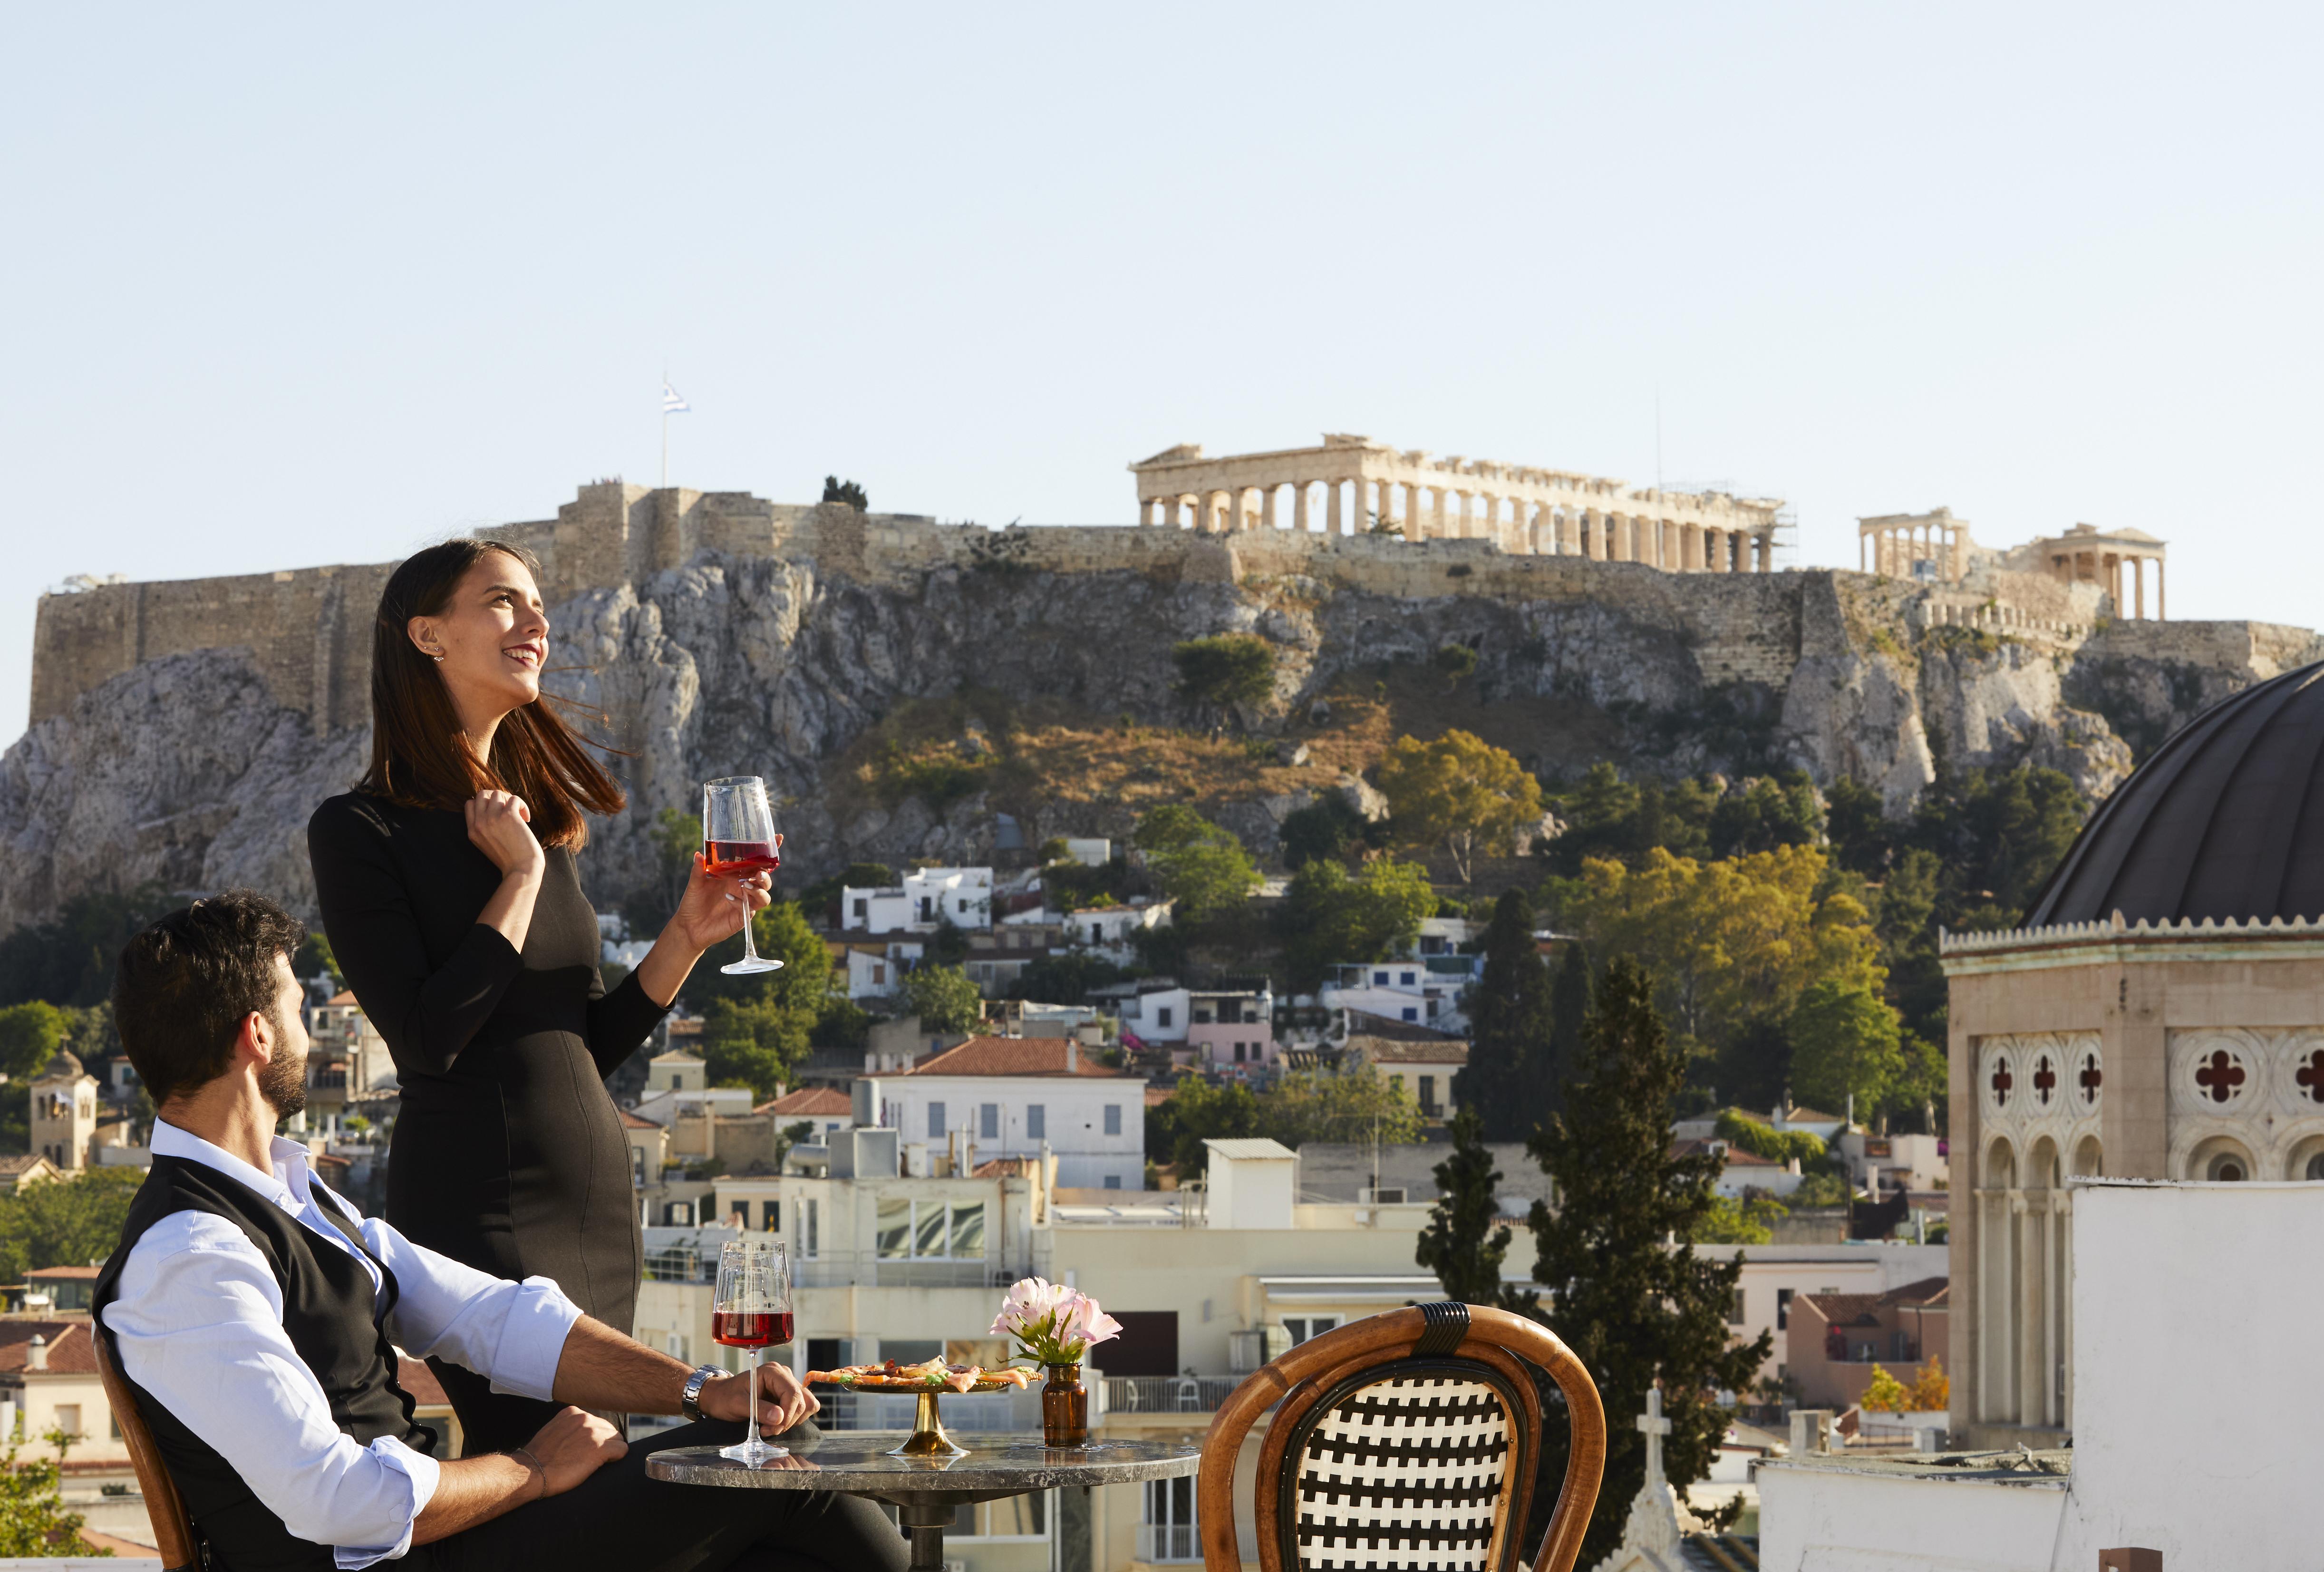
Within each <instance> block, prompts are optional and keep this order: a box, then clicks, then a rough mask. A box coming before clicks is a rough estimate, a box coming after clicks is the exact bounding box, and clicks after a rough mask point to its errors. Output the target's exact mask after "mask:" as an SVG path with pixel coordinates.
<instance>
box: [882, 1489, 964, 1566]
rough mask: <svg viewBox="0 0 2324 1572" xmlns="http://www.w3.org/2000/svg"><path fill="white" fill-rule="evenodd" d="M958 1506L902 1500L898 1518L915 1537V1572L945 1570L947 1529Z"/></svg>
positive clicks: (897, 1508) (913, 1538) (924, 1500)
mask: <svg viewBox="0 0 2324 1572" xmlns="http://www.w3.org/2000/svg"><path fill="white" fill-rule="evenodd" d="M955 1510H956V1509H955V1508H954V1505H953V1504H952V1503H950V1502H943V1503H938V1502H935V1501H930V1500H927V1499H925V1498H924V1499H921V1500H918V1501H899V1502H898V1503H896V1521H897V1523H898V1524H899V1526H900V1527H901V1528H902V1529H903V1530H904V1532H905V1533H907V1534H908V1535H909V1536H910V1537H911V1540H912V1562H911V1565H912V1572H942V1568H943V1567H944V1564H945V1553H944V1537H945V1530H946V1529H948V1528H950V1527H952V1520H953V1513H954V1511H955Z"/></svg>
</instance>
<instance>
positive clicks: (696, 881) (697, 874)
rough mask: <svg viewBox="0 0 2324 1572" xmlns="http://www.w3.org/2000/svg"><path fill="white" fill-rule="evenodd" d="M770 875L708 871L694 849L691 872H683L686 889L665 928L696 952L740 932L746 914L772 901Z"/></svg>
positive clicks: (772, 882)
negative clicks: (728, 875)
mask: <svg viewBox="0 0 2324 1572" xmlns="http://www.w3.org/2000/svg"><path fill="white" fill-rule="evenodd" d="M773 886H774V879H773V876H772V875H770V874H750V875H748V876H747V877H744V878H740V879H722V878H720V877H718V876H717V875H716V874H713V873H711V872H710V870H709V868H708V867H707V866H706V865H705V864H704V863H703V860H702V854H701V853H700V852H696V853H695V854H694V872H693V873H691V874H687V880H686V893H685V894H684V895H683V896H681V897H679V899H678V912H677V915H675V916H673V917H672V918H671V919H670V920H669V929H668V931H669V933H670V934H671V935H672V936H673V937H674V938H676V939H679V940H680V941H681V942H682V943H684V944H685V946H686V947H687V948H688V949H689V950H691V951H692V952H693V954H694V955H696V956H698V955H700V954H701V953H702V952H703V951H704V950H706V949H708V948H710V947H711V946H712V945H714V944H716V943H717V942H718V941H719V940H720V939H732V938H733V936H734V935H736V934H738V933H740V932H742V923H743V921H744V920H745V919H746V918H747V917H748V916H750V915H752V914H754V913H757V912H761V911H765V910H766V909H767V908H768V907H770V906H771V905H773V904H774V900H775V898H774V896H773V894H772V893H771V891H772V889H773ZM688 958H689V961H690V960H691V957H688Z"/></svg>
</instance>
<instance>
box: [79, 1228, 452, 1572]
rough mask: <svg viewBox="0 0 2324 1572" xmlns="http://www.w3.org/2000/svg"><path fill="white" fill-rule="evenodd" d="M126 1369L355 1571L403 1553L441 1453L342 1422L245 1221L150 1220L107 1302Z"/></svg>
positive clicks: (297, 1526) (270, 1506) (267, 1501)
mask: <svg viewBox="0 0 2324 1572" xmlns="http://www.w3.org/2000/svg"><path fill="white" fill-rule="evenodd" d="M104 1313H105V1324H106V1327H109V1328H110V1329H111V1330H112V1332H113V1335H114V1338H115V1343H116V1344H117V1345H118V1346H119V1348H120V1351H121V1368H122V1373H124V1374H125V1375H127V1376H128V1377H129V1379H130V1380H131V1381H133V1382H136V1383H137V1384H138V1385H139V1386H141V1387H143V1388H144V1389H145V1391H146V1392H148V1393H150V1394H151V1395H152V1398H153V1401H156V1402H158V1403H160V1404H161V1406H162V1407H163V1408H165V1409H167V1410H169V1411H170V1412H171V1415H172V1416H174V1417H175V1418H176V1419H179V1420H180V1422H182V1423H183V1424H184V1425H185V1426H186V1428H187V1429H190V1430H191V1431H193V1433H194V1434H195V1435H196V1436H198V1437H199V1438H201V1440H202V1441H204V1442H205V1443H207V1444H208V1446H209V1447H212V1448H214V1449H215V1450H216V1451H217V1454H218V1455H219V1456H221V1457H224V1458H225V1459H226V1462H227V1463H228V1464H229V1465H231V1466H232V1467H233V1468H234V1471H235V1473H236V1474H237V1475H240V1476H241V1477H242V1480H243V1482H244V1484H248V1485H249V1486H250V1489H251V1492H252V1493H253V1494H254V1495H256V1496H257V1497H258V1499H259V1501H260V1502H261V1503H263V1504H264V1505H265V1507H266V1508H267V1510H268V1511H270V1512H273V1513H274V1514H275V1515H276V1516H277V1517H279V1518H281V1520H282V1523H283V1526H284V1527H285V1528H287V1529H289V1530H291V1533H293V1534H295V1535H297V1536H298V1537H299V1538H300V1539H302V1540H309V1541H310V1542H312V1543H315V1544H318V1545H329V1546H332V1547H333V1548H334V1558H335V1560H336V1562H337V1565H338V1566H339V1567H341V1568H343V1569H346V1572H353V1569H354V1568H357V1567H368V1566H371V1565H372V1564H373V1563H374V1562H376V1561H383V1560H387V1559H390V1558H394V1557H398V1556H401V1555H402V1554H403V1553H404V1552H405V1551H407V1550H409V1549H410V1548H411V1525H412V1523H413V1521H415V1520H416V1519H417V1518H418V1517H419V1516H420V1512H421V1511H422V1510H423V1509H424V1508H425V1507H426V1506H427V1505H428V1503H429V1500H430V1499H431V1498H432V1497H433V1496H434V1495H435V1493H436V1482H437V1476H438V1464H437V1462H436V1460H435V1459H434V1458H432V1457H429V1456H427V1455H426V1454H424V1453H421V1452H418V1451H415V1450H413V1449H412V1448H410V1447H407V1446H405V1445H403V1443H402V1442H401V1441H398V1440H396V1439H394V1438H392V1437H383V1438H381V1439H379V1440H377V1441H374V1443H372V1445H371V1446H369V1447H364V1446H362V1445H360V1444H358V1443H357V1442H356V1441H355V1439H354V1438H351V1437H349V1436H347V1435H346V1433H344V1432H343V1431H341V1430H340V1429H339V1428H338V1426H337V1424H336V1423H334V1422H333V1420H332V1419H331V1404H330V1400H329V1399H328V1398H327V1397H326V1396H325V1395H324V1392H323V1389H322V1386H321V1384H320V1383H319V1382H317V1381H316V1379H315V1374H314V1372H312V1371H311V1370H309V1369H308V1367H307V1364H306V1362H305V1361H304V1360H302V1359H300V1357H299V1352H298V1350H297V1349H296V1348H294V1347H293V1346H292V1345H291V1339H290V1336H288V1334H286V1333H285V1332H284V1331H283V1329H282V1295H281V1290H280V1289H279V1288H278V1287H277V1286H276V1284H275V1281H274V1274H273V1272H272V1270H270V1269H269V1267H268V1266H267V1264H266V1260H265V1258H264V1257H263V1255H261V1254H260V1253H258V1250H257V1247H256V1246H254V1245H253V1244H251V1243H250V1241H249V1239H248V1238H247V1237H246V1236H245V1235H244V1234H243V1232H242V1230H241V1229H239V1228H238V1227H236V1226H235V1225H234V1224H232V1223H230V1222H227V1221H226V1219H224V1218H221V1217H217V1216H211V1215H209V1214H208V1213H202V1212H179V1213H175V1214H173V1215H171V1216H169V1217H166V1218H164V1219H162V1220H161V1222H159V1223H157V1224H155V1225H153V1226H152V1227H151V1228H149V1229H147V1230H146V1231H145V1233H144V1234H143V1236H142V1237H141V1238H140V1239H139V1240H138V1242H137V1244H135V1245H134V1247H133V1248H132V1249H131V1250H130V1253H129V1259H128V1260H127V1261H126V1262H124V1264H123V1270H122V1274H121V1297H120V1299H118V1300H116V1301H115V1302H114V1303H112V1304H109V1305H107V1306H106V1308H105V1312H104Z"/></svg>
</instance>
